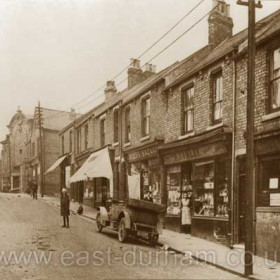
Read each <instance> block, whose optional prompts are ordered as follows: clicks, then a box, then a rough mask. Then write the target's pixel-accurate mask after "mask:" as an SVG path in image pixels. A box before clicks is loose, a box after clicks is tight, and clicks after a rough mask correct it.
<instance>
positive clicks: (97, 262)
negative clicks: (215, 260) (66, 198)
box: [0, 193, 240, 280]
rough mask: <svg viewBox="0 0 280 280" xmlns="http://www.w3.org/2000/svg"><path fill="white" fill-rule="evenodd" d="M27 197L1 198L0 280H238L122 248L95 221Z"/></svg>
mask: <svg viewBox="0 0 280 280" xmlns="http://www.w3.org/2000/svg"><path fill="white" fill-rule="evenodd" d="M61 224H62V219H61V217H60V213H59V209H58V208H56V207H55V206H53V205H50V204H47V203H46V202H45V201H43V200H41V199H40V198H39V199H38V200H33V199H32V198H31V197H30V196H28V195H25V194H5V193H0V245H1V246H0V279H1V280H9V279H12V280H25V279H38V280H39V279H42V280H43V279H51V280H56V279H68V280H71V279H92V280H96V279H224V280H225V279H240V278H239V277H237V276H235V275H232V274H230V273H227V272H224V271H222V270H219V269H217V268H215V267H213V266H209V265H206V264H203V263H199V262H196V261H194V260H191V259H190V258H189V257H188V256H183V255H181V254H176V253H174V252H172V251H171V252H170V251H164V250H162V249H161V248H157V247H151V246H149V245H147V244H145V243H143V242H140V241H137V240H129V241H128V242H127V243H125V244H121V243H119V242H118V240H117V235H116V233H114V232H111V231H109V230H106V229H104V230H103V232H102V233H98V232H97V231H96V228H95V223H94V221H91V220H88V219H86V218H83V217H81V216H78V215H71V216H70V228H69V229H67V228H62V227H61Z"/></svg>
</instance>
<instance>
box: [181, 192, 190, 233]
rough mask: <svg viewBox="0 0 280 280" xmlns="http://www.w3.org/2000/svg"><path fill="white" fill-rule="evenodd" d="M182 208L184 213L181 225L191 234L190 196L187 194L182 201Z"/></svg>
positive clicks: (184, 194)
mask: <svg viewBox="0 0 280 280" xmlns="http://www.w3.org/2000/svg"><path fill="white" fill-rule="evenodd" d="M180 208H181V211H182V216H181V224H182V230H183V231H184V232H185V233H187V234H191V209H190V196H188V195H187V193H183V197H182V199H181V200H180Z"/></svg>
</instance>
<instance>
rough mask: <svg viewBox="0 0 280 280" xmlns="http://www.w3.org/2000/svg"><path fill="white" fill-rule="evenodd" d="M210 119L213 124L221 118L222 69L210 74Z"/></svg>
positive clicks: (220, 120)
mask: <svg viewBox="0 0 280 280" xmlns="http://www.w3.org/2000/svg"><path fill="white" fill-rule="evenodd" d="M212 101H213V103H212V121H213V124H217V123H220V122H222V119H223V76H222V71H219V72H218V73H216V74H214V75H213V76H212Z"/></svg>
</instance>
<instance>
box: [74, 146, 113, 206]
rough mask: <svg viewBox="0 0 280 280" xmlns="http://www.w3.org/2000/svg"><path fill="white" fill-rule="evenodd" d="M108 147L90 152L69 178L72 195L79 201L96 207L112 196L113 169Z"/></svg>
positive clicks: (110, 151) (111, 151) (111, 152)
mask: <svg viewBox="0 0 280 280" xmlns="http://www.w3.org/2000/svg"><path fill="white" fill-rule="evenodd" d="M112 156H113V150H111V149H110V148H109V147H106V148H103V149H101V150H98V151H95V152H92V153H91V154H90V155H89V156H88V158H87V159H86V160H85V161H84V163H83V164H82V165H81V167H80V168H79V169H78V170H77V171H76V173H75V174H73V176H72V177H71V178H70V183H71V185H74V186H75V188H74V190H73V191H74V193H73V196H74V197H75V198H76V201H78V202H79V203H84V204H85V205H88V206H92V207H98V206H101V205H105V204H106V201H107V200H108V199H109V198H112V197H113V169H112V163H111V157H112Z"/></svg>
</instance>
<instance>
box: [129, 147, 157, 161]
mask: <svg viewBox="0 0 280 280" xmlns="http://www.w3.org/2000/svg"><path fill="white" fill-rule="evenodd" d="M156 154H157V146H151V147H146V148H142V149H139V150H137V151H133V152H130V153H128V154H127V159H128V161H129V162H133V161H139V160H142V159H144V158H148V157H151V156H156Z"/></svg>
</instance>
